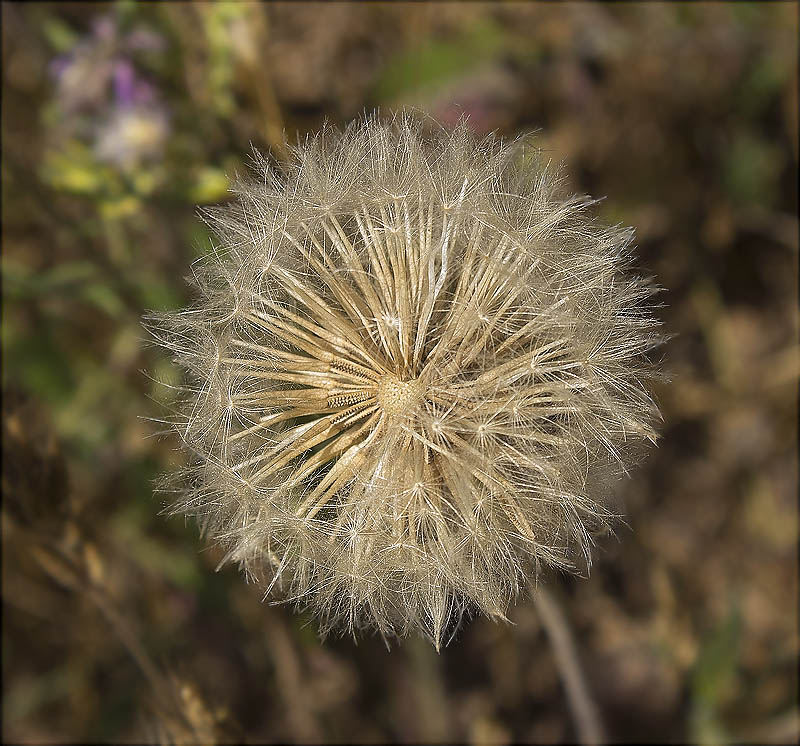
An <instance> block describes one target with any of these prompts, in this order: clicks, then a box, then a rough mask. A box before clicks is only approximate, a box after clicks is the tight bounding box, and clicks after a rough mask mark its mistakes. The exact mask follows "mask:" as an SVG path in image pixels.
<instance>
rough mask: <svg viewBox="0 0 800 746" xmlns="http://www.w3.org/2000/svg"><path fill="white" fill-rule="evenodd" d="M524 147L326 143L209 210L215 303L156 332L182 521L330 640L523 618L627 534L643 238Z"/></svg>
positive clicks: (647, 290)
mask: <svg viewBox="0 0 800 746" xmlns="http://www.w3.org/2000/svg"><path fill="white" fill-rule="evenodd" d="M530 155H531V153H530V150H529V149H526V148H525V146H524V144H521V143H512V144H503V143H500V142H498V141H497V140H495V139H493V138H489V139H486V140H484V141H482V142H474V141H473V140H472V139H471V138H470V134H469V132H468V130H467V128H466V126H465V125H464V124H463V123H462V124H461V125H460V126H458V127H457V128H456V129H455V130H454V131H453V132H451V133H446V132H440V133H438V134H435V135H432V136H426V135H424V134H423V129H422V126H421V124H420V123H419V122H417V121H415V120H414V119H412V118H411V117H410V116H407V115H400V116H397V117H396V118H394V119H393V120H392V121H390V122H388V123H384V122H381V121H379V120H378V119H377V118H375V117H369V118H365V119H364V120H363V121H361V122H358V123H356V124H354V125H352V126H351V127H350V128H349V129H347V130H346V131H345V132H344V133H339V132H337V131H335V130H333V129H330V128H325V129H324V130H323V131H322V132H321V133H320V134H319V135H318V136H317V137H315V138H312V139H309V140H307V141H306V142H305V143H302V144H300V145H298V146H296V147H295V148H293V149H292V150H291V162H290V165H289V167H288V173H287V174H286V175H285V177H284V178H278V177H277V176H274V175H273V174H272V172H271V171H270V170H269V169H268V167H267V166H266V164H264V163H263V162H262V163H260V169H261V174H260V178H259V179H258V180H257V181H254V182H252V183H249V182H243V183H241V184H239V185H238V187H237V194H238V199H237V200H236V201H235V202H234V203H233V204H232V205H228V206H225V207H221V208H219V209H216V210H214V211H210V212H209V213H208V219H209V221H210V223H211V224H212V226H213V227H214V229H215V231H216V233H217V235H218V238H219V245H218V246H217V247H216V248H215V250H214V252H213V253H212V255H211V256H210V257H209V258H208V260H207V261H206V262H205V264H203V265H201V266H200V267H198V268H197V269H196V271H195V278H196V281H195V284H196V286H197V290H198V294H199V298H198V301H197V303H196V305H195V307H193V308H192V309H189V310H187V311H185V312H182V313H178V314H174V315H165V316H153V317H151V326H152V329H153V333H154V334H155V335H156V336H157V338H158V339H159V341H160V342H161V344H163V345H164V346H166V347H167V348H168V349H170V350H172V351H173V352H174V353H175V355H176V359H177V362H178V363H180V364H181V365H182V366H183V367H184V368H185V369H186V370H187V373H188V379H189V381H190V382H191V383H190V385H189V386H188V387H187V389H186V397H185V399H186V401H185V408H184V410H183V412H184V413H185V414H184V415H183V418H182V420H181V421H180V422H179V423H178V425H177V427H178V428H179V431H180V433H181V435H182V438H183V441H184V443H185V446H186V447H187V448H188V449H190V450H191V452H192V453H193V454H194V457H195V458H194V461H193V463H192V464H191V466H190V467H189V468H188V470H187V471H186V472H185V473H182V474H179V475H177V477H176V479H175V480H174V484H175V485H176V486H175V489H176V490H177V492H178V499H177V500H176V502H175V503H174V506H173V510H174V511H175V512H176V513H185V514H194V515H197V516H199V518H200V520H201V522H202V525H203V527H204V529H205V532H206V534H207V535H208V536H209V537H211V538H212V539H216V540H218V541H220V542H222V543H223V544H225V545H226V546H227V547H228V550H229V554H228V557H229V558H230V559H232V560H235V561H237V562H239V563H240V565H241V566H242V567H243V568H244V569H245V571H246V572H247V573H248V575H249V576H251V577H253V578H255V579H257V580H259V581H262V582H264V583H265V584H268V585H269V588H270V590H272V589H278V588H279V589H282V591H281V593H282V598H284V599H292V600H295V601H297V602H298V603H300V604H303V605H305V606H307V607H309V608H310V609H312V610H313V611H314V612H315V613H316V614H317V616H318V617H319V619H320V622H321V631H322V632H323V633H325V632H327V631H330V630H331V629H334V628H337V627H340V626H343V627H344V628H346V629H349V630H350V631H352V632H355V631H356V630H358V629H360V628H373V629H377V630H378V631H379V632H380V633H381V634H382V635H383V636H384V637H385V638H387V639H388V638H391V637H393V636H399V635H404V634H407V633H408V632H410V631H411V630H414V629H421V630H423V631H424V632H425V633H427V634H428V635H429V636H430V637H431V639H432V640H433V641H434V643H435V644H436V645H437V647H438V646H439V644H440V643H441V641H442V638H443V635H444V632H445V629H446V628H450V627H449V626H448V625H451V623H453V622H454V621H457V618H458V617H460V616H461V615H463V614H464V613H465V612H467V613H472V612H476V611H477V612H483V613H485V614H488V615H490V616H492V617H495V618H497V617H502V616H503V614H504V612H505V610H506V609H507V608H508V605H509V603H510V602H511V601H512V600H513V599H514V598H515V597H516V596H517V595H518V593H519V592H520V590H522V589H523V588H524V587H525V586H526V584H527V582H528V580H529V579H531V578H535V576H536V575H537V573H538V572H539V571H540V570H541V568H543V567H545V566H549V567H556V568H565V569H575V567H576V563H577V562H578V561H580V559H581V558H582V557H583V558H585V559H586V560H587V561H588V559H589V557H590V547H591V543H592V541H593V538H592V537H593V536H595V535H596V533H597V532H598V531H602V530H605V529H606V528H607V527H608V524H609V521H610V519H611V518H612V513H613V511H612V510H611V509H610V507H609V505H608V503H607V498H606V497H605V495H606V494H607V492H608V489H607V488H608V484H609V481H608V480H609V476H610V475H611V476H613V475H615V474H621V473H624V470H625V468H626V466H628V465H629V464H630V463H631V460H632V459H633V455H634V451H633V450H632V448H633V447H634V446H635V445H636V443H637V442H641V441H642V440H644V439H649V440H655V437H656V436H655V432H654V429H653V424H654V423H655V422H656V421H657V419H658V411H657V409H656V407H655V405H654V403H653V401H652V400H651V398H650V396H649V395H648V393H647V391H646V388H645V383H644V382H645V381H646V380H647V379H648V378H649V377H650V376H652V375H653V368H652V365H651V364H650V363H649V362H648V359H647V353H648V352H649V351H650V350H651V349H653V348H654V347H655V346H656V345H658V344H659V343H660V341H661V338H660V336H659V335H658V334H657V331H656V329H657V323H656V321H655V320H654V318H653V317H652V315H651V313H650V311H649V309H648V306H647V301H648V299H649V298H650V296H651V295H652V294H653V292H654V288H653V286H652V285H651V284H650V283H649V282H648V281H646V280H643V279H639V278H636V277H631V276H628V274H627V271H628V267H629V264H630V250H631V239H632V234H631V232H630V231H629V230H624V229H620V228H604V227H600V226H598V225H597V224H596V223H595V222H594V221H593V220H592V219H591V217H590V216H588V214H587V208H588V207H589V206H590V204H591V201H590V200H589V199H587V198H578V197H575V198H571V199H567V200H564V199H562V198H560V197H559V196H558V193H557V180H556V179H555V176H554V174H552V173H551V169H550V168H549V167H548V166H547V165H546V164H542V163H539V162H538V161H536V160H532V159H531V157H530Z"/></svg>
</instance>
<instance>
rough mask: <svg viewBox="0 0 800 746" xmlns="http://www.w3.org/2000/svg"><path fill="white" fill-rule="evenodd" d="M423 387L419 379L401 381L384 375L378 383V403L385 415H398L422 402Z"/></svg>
mask: <svg viewBox="0 0 800 746" xmlns="http://www.w3.org/2000/svg"><path fill="white" fill-rule="evenodd" d="M424 393H425V387H424V385H423V383H422V381H420V379H419V378H413V379H412V380H410V381H401V380H400V379H399V378H397V377H396V376H393V375H386V376H383V377H382V378H381V380H380V381H379V382H378V401H379V402H380V405H381V406H382V407H383V411H384V412H386V414H387V415H389V416H392V415H398V414H403V413H404V412H409V411H411V410H413V409H415V408H416V406H417V405H418V404H419V403H420V401H421V400H422V397H423V395H424Z"/></svg>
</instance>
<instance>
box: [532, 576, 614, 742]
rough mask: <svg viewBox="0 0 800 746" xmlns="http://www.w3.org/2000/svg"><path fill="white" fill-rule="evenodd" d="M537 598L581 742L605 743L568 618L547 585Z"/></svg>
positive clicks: (538, 592) (536, 595)
mask: <svg viewBox="0 0 800 746" xmlns="http://www.w3.org/2000/svg"><path fill="white" fill-rule="evenodd" d="M534 599H535V601H536V607H537V608H538V610H539V618H540V619H541V622H542V625H543V626H544V628H545V631H546V632H547V636H548V637H549V639H550V644H551V645H552V647H553V655H554V657H555V661H556V666H557V667H558V673H559V675H560V676H561V682H562V684H563V685H564V690H565V691H566V693H567V701H568V702H569V709H570V711H571V713H572V717H573V719H574V721H575V728H576V730H577V731H578V739H579V741H580V743H581V744H585V745H586V746H588V745H589V744H592V745H593V746H596V745H597V744H602V743H605V741H606V739H605V736H604V733H603V725H602V723H601V721H600V714H599V713H598V711H597V706H596V705H595V703H594V700H593V699H592V695H591V693H590V692H589V686H588V684H587V682H586V677H585V676H584V673H583V669H582V668H581V665H580V661H579V660H578V651H577V650H576V648H575V640H574V639H573V637H572V633H571V631H570V628H569V623H568V621H567V618H566V616H564V613H563V612H562V611H561V608H560V607H559V605H558V602H557V601H556V599H555V598H554V597H553V596H552V594H551V593H550V591H548V590H547V589H546V588H545V587H544V586H538V587H537V588H536V589H535V592H534Z"/></svg>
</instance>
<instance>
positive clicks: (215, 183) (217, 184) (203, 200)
mask: <svg viewBox="0 0 800 746" xmlns="http://www.w3.org/2000/svg"><path fill="white" fill-rule="evenodd" d="M229 186H230V183H229V181H228V177H227V176H226V174H225V172H224V171H222V170H220V169H218V168H213V167H211V166H208V167H206V168H201V169H199V170H198V171H197V173H196V174H195V181H194V184H193V185H192V187H191V190H190V192H189V198H190V199H191V201H192V202H196V203H198V204H201V205H207V204H210V203H212V202H219V200H221V199H222V198H223V197H224V196H225V195H226V194H227V192H228V187H229Z"/></svg>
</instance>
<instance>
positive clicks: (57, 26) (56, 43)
mask: <svg viewBox="0 0 800 746" xmlns="http://www.w3.org/2000/svg"><path fill="white" fill-rule="evenodd" d="M42 32H43V33H44V36H45V38H46V39H47V41H48V42H49V44H50V46H51V47H52V48H53V49H54V50H55V51H56V52H68V51H69V50H70V49H73V48H74V47H75V45H76V44H77V43H78V34H77V33H75V31H73V30H72V29H71V28H70V27H69V26H68V25H67V23H66V22H64V21H63V20H62V19H61V18H58V17H57V16H47V18H45V19H44V20H43V21H42Z"/></svg>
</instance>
